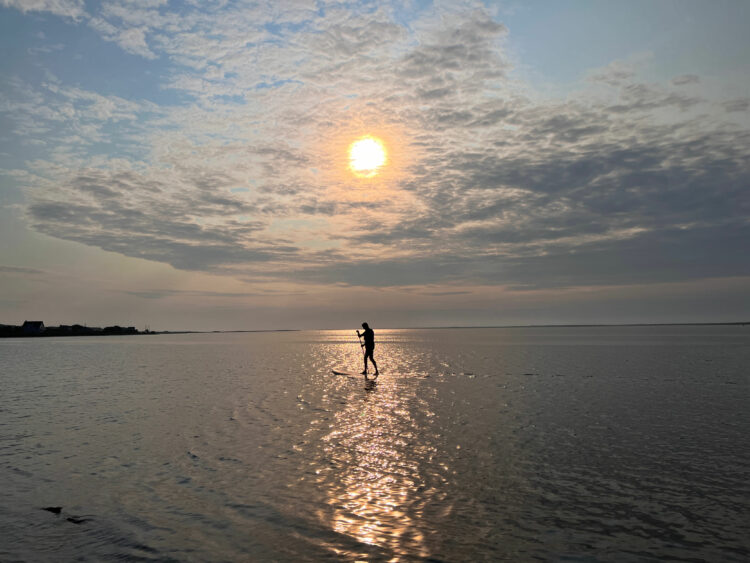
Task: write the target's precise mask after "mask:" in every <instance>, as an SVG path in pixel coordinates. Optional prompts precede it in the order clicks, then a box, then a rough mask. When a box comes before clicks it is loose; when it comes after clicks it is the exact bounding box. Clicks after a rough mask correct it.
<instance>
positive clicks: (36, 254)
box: [0, 0, 750, 329]
mask: <svg viewBox="0 0 750 563" xmlns="http://www.w3.org/2000/svg"><path fill="white" fill-rule="evenodd" d="M748 25H750V3H747V2H742V1H715V2H710V3H709V2H702V1H693V0H674V1H671V0H669V1H668V0H660V1H651V0H648V1H646V0H643V1H629V2H607V1H600V2H597V1H574V2H557V1H551V0H550V1H536V2H520V1H513V2H487V3H482V2H463V1H461V2H459V1H451V2H428V1H411V2H393V3H389V2H346V3H339V2H328V1H304V0H299V1H297V0H295V1H284V2H273V1H271V2H232V1H228V0H219V1H198V0H183V1H172V0H143V1H135V0H111V1H107V0H105V1H101V2H85V1H83V0H0V46H1V47H2V54H3V56H2V57H0V69H1V70H0V77H1V79H2V81H1V83H0V239H1V240H2V245H0V289H1V290H2V291H1V292H0V323H6V324H20V323H21V322H23V320H24V319H41V320H44V321H45V322H46V323H47V324H57V323H61V322H63V323H73V322H85V323H88V324H90V325H97V324H99V325H101V324H112V323H118V324H130V325H136V326H138V327H140V328H142V327H143V326H144V325H146V324H148V325H150V326H151V327H152V328H155V329H180V328H184V329H241V328H247V329H259V328H317V327H320V328H333V327H347V326H353V327H356V326H357V325H358V324H359V323H360V322H361V321H363V320H368V321H369V322H370V324H371V325H373V326H374V327H379V326H380V327H382V326H391V327H392V326H430V325H487V324H537V323H588V322H603V323H609V322H612V323H617V322H697V321H709V322H719V321H738V320H747V318H748V317H750V260H748V250H747V248H748V241H750V196H749V195H748V194H749V193H750V39H749V38H748V37H749V36H748V34H747V28H748ZM365 135H371V136H375V137H378V138H380V139H382V141H383V142H384V144H385V146H386V149H387V153H388V162H387V164H386V165H385V166H384V167H383V168H382V169H381V170H380V171H379V173H378V174H376V175H375V176H373V177H370V178H360V177H357V176H355V175H354V174H352V172H351V171H350V170H349V169H348V166H347V165H348V153H347V150H348V147H349V145H350V144H351V143H352V142H353V141H354V140H356V139H357V138H360V137H362V136H365Z"/></svg>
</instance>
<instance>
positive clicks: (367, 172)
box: [349, 136, 388, 178]
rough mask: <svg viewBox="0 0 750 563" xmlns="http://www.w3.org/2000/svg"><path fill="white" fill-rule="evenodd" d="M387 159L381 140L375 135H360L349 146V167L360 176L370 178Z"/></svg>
mask: <svg viewBox="0 0 750 563" xmlns="http://www.w3.org/2000/svg"><path fill="white" fill-rule="evenodd" d="M387 160H388V158H387V156H386V151H385V146H384V145H383V142H382V141H381V140H380V139H377V138H375V137H370V136H367V137H362V138H361V139H358V140H356V141H354V142H353V143H352V144H351V145H350V146H349V168H350V169H351V171H352V172H353V173H354V174H355V175H356V176H359V177H360V178H372V177H373V176H375V175H376V174H377V173H378V172H379V171H380V169H381V168H382V167H383V166H384V165H385V163H386V161H387Z"/></svg>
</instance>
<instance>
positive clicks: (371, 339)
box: [357, 323, 378, 376]
mask: <svg viewBox="0 0 750 563" xmlns="http://www.w3.org/2000/svg"><path fill="white" fill-rule="evenodd" d="M362 328H363V329H365V330H364V332H362V334H360V333H359V331H357V336H358V337H359V338H362V337H364V339H365V343H364V344H363V345H362V346H363V347H364V349H365V371H363V372H362V375H365V376H366V375H367V358H370V361H371V362H372V366H373V367H374V368H375V375H376V376H377V375H378V364H376V363H375V358H374V357H373V356H372V354H373V352H374V351H375V332H374V331H373V330H372V329H371V328H370V326H369V325H368V324H367V323H362Z"/></svg>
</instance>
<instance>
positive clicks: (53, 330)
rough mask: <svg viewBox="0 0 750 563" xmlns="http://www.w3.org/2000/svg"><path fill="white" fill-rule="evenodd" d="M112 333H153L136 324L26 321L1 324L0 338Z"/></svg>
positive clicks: (103, 334)
mask: <svg viewBox="0 0 750 563" xmlns="http://www.w3.org/2000/svg"><path fill="white" fill-rule="evenodd" d="M111 334H152V332H151V331H149V330H145V331H143V332H141V331H139V330H136V328H135V327H134V326H119V325H113V326H105V327H104V328H101V327H97V326H84V325H78V324H75V325H60V326H44V322H42V321H25V322H24V323H23V324H22V325H20V326H19V325H0V338H19V337H29V336H106V335H111Z"/></svg>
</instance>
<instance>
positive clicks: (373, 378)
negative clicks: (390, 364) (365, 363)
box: [331, 369, 378, 381]
mask: <svg viewBox="0 0 750 563" xmlns="http://www.w3.org/2000/svg"><path fill="white" fill-rule="evenodd" d="M331 372H332V373H333V375H345V376H347V377H356V378H359V377H362V374H361V373H351V372H349V371H339V370H336V369H332V370H331ZM377 378H378V376H377V375H374V374H372V373H368V374H367V379H368V380H369V381H374V380H376V379H377Z"/></svg>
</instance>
